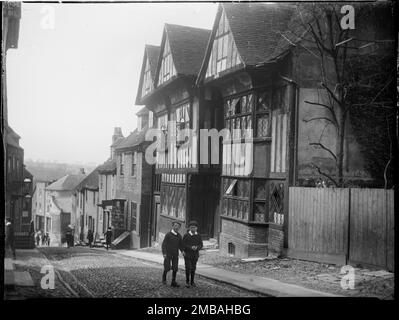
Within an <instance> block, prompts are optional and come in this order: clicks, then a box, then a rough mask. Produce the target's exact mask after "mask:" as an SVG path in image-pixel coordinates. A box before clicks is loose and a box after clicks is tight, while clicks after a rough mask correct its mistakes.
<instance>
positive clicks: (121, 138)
mask: <svg viewBox="0 0 399 320" xmlns="http://www.w3.org/2000/svg"><path fill="white" fill-rule="evenodd" d="M123 140H125V138H124V137H119V138H117V139H116V140H115V142H114V143H113V144H111V147H115V148H116V147H117V146H118V145H119V144H121V143H122V141H123Z"/></svg>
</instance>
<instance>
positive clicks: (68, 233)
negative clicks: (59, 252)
mask: <svg viewBox="0 0 399 320" xmlns="http://www.w3.org/2000/svg"><path fill="white" fill-rule="evenodd" d="M65 238H66V243H67V247H68V248H70V247H72V246H73V235H72V228H71V227H70V226H68V229H67V231H66V234H65Z"/></svg>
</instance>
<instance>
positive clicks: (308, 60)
mask: <svg viewBox="0 0 399 320" xmlns="http://www.w3.org/2000/svg"><path fill="white" fill-rule="evenodd" d="M329 70H331V69H329ZM293 71H294V73H293V75H294V79H295V81H297V83H298V86H299V88H298V120H297V121H298V124H297V125H298V134H297V137H298V142H297V143H298V149H297V150H298V163H297V170H298V173H297V174H298V183H299V184H300V185H306V184H307V183H310V184H313V186H314V181H315V180H316V179H318V178H322V179H326V178H325V177H323V176H321V175H320V174H319V173H318V171H317V169H316V168H315V167H314V166H313V164H315V165H317V166H318V167H319V168H320V169H321V171H322V172H325V173H327V174H328V175H331V176H333V177H334V176H335V175H336V169H335V163H336V162H335V160H334V158H333V157H332V155H331V154H329V153H328V152H327V151H325V150H322V149H321V148H317V147H315V146H311V145H309V143H314V142H316V143H322V144H323V145H324V146H326V147H327V148H329V149H330V150H332V152H334V153H335V154H337V148H338V144H337V135H336V128H335V126H333V125H332V124H331V123H329V122H328V121H326V120H314V121H310V122H307V121H308V120H309V119H312V118H318V117H327V118H329V119H330V118H331V114H330V112H329V111H328V110H327V109H326V108H324V107H320V106H315V105H310V104H308V103H306V102H305V101H309V102H318V103H323V104H327V105H329V101H328V94H327V92H326V90H324V89H320V88H319V85H318V83H320V81H321V79H320V69H319V67H318V64H317V63H315V58H314V57H313V56H312V55H310V53H308V52H304V50H300V49H297V50H296V54H295V56H294V70H293ZM346 128H347V129H346V138H345V143H344V177H345V179H349V180H351V181H369V180H371V176H370V174H369V173H368V172H367V171H366V170H365V167H364V159H363V156H362V154H361V153H360V149H359V144H358V143H357V141H356V137H355V136H354V134H353V132H352V128H351V123H350V119H349V117H348V121H347V123H346ZM327 180H328V179H327Z"/></svg>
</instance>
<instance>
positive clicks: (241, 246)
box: [220, 218, 268, 258]
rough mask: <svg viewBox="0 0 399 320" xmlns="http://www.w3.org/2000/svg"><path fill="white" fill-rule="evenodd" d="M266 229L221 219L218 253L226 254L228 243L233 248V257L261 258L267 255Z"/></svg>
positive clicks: (262, 226)
mask: <svg viewBox="0 0 399 320" xmlns="http://www.w3.org/2000/svg"><path fill="white" fill-rule="evenodd" d="M267 240H268V227H267V226H265V225H247V224H245V223H242V222H239V221H233V220H229V219H223V218H222V232H221V234H220V251H221V253H222V254H228V253H229V252H228V247H229V243H232V244H233V245H234V247H235V256H236V257H241V258H246V257H255V256H256V257H262V256H267V254H268V245H267Z"/></svg>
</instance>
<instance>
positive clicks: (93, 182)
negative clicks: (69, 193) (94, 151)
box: [75, 166, 100, 190]
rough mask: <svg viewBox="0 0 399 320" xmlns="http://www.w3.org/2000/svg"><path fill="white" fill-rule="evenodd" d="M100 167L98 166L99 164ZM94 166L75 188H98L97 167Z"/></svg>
mask: <svg viewBox="0 0 399 320" xmlns="http://www.w3.org/2000/svg"><path fill="white" fill-rule="evenodd" d="M99 167H100V166H99ZM99 167H97V168H95V169H94V170H93V171H92V172H91V173H90V174H89V175H88V176H87V177H86V178H84V179H83V180H82V181H81V182H80V183H79V184H78V185H77V186H76V187H75V189H76V190H81V189H90V190H96V189H98V168H99Z"/></svg>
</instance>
